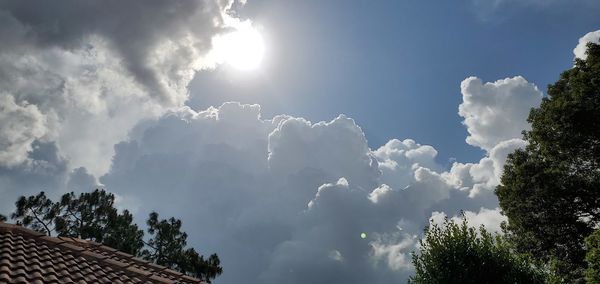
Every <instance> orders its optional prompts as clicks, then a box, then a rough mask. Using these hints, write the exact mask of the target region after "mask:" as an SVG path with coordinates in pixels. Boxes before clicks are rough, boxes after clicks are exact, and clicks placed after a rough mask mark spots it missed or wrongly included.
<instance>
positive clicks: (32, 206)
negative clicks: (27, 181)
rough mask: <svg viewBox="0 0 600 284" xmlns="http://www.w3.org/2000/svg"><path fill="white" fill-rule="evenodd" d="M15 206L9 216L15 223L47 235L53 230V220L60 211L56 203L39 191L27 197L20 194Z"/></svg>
mask: <svg viewBox="0 0 600 284" xmlns="http://www.w3.org/2000/svg"><path fill="white" fill-rule="evenodd" d="M15 206H16V207H17V208H16V209H15V212H13V213H12V214H11V215H10V216H11V218H12V219H13V220H16V221H17V224H19V225H23V226H26V227H30V228H32V229H34V230H36V231H38V232H42V233H44V234H46V235H48V236H50V235H51V234H52V232H53V231H54V227H55V225H54V220H55V219H56V217H57V216H58V213H59V212H60V208H59V207H58V205H57V204H55V203H53V202H52V200H50V199H49V198H48V197H46V194H45V193H44V192H43V191H41V192H40V193H38V194H37V195H32V196H29V197H25V196H21V197H20V198H19V199H18V200H17V202H16V203H15Z"/></svg>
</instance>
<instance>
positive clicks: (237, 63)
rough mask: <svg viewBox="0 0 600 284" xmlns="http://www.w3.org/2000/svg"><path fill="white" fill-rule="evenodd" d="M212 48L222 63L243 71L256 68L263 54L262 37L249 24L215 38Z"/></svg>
mask: <svg viewBox="0 0 600 284" xmlns="http://www.w3.org/2000/svg"><path fill="white" fill-rule="evenodd" d="M214 48H215V51H216V52H217V53H218V54H219V57H220V59H221V60H222V61H223V62H225V63H227V64H229V65H231V66H232V67H233V68H235V69H238V70H243V71H247V70H254V69H256V68H258V67H259V66H260V63H261V61H262V59H263V56H264V52H265V45H264V42H263V38H262V36H261V35H260V33H259V32H258V31H257V30H256V29H255V28H254V27H252V26H251V25H250V24H246V25H241V26H240V27H238V28H237V29H236V30H235V31H232V32H230V33H227V34H224V35H222V36H220V37H218V38H216V39H215V41H214Z"/></svg>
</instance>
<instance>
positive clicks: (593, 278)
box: [585, 229, 600, 283]
mask: <svg viewBox="0 0 600 284" xmlns="http://www.w3.org/2000/svg"><path fill="white" fill-rule="evenodd" d="M585 247H586V249H587V253H586V254H585V261H586V262H587V265H588V266H587V269H586V271H585V280H586V281H587V283H600V229H598V230H596V231H594V233H592V234H591V235H589V236H588V237H587V238H585Z"/></svg>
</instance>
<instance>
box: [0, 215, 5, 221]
mask: <svg viewBox="0 0 600 284" xmlns="http://www.w3.org/2000/svg"><path fill="white" fill-rule="evenodd" d="M4 221H6V216H4V215H2V214H0V222H4Z"/></svg>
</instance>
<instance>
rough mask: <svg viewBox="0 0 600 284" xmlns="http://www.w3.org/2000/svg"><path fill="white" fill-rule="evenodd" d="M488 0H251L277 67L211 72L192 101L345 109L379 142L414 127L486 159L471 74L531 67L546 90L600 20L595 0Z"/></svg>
mask: <svg viewBox="0 0 600 284" xmlns="http://www.w3.org/2000/svg"><path fill="white" fill-rule="evenodd" d="M486 2H487V3H491V2H493V1H375V2H373V1H352V2H348V1H262V0H259V1H249V2H248V3H247V5H246V6H245V7H244V8H243V9H241V11H240V13H239V14H240V16H242V17H248V18H250V19H253V21H254V22H255V23H256V24H257V25H259V26H262V28H263V29H264V33H265V34H266V37H267V38H268V44H269V45H270V46H269V47H268V48H269V49H271V51H272V53H270V54H267V60H268V61H267V62H266V66H264V67H265V69H263V70H261V74H260V75H258V74H253V75H251V79H248V78H243V77H242V78H239V77H236V76H235V75H231V74H228V73H227V72H226V71H223V72H219V70H217V71H216V72H214V71H213V72H204V73H199V74H198V75H197V76H196V79H195V80H194V81H193V82H192V88H191V91H192V99H191V101H190V102H189V103H188V104H189V105H191V106H194V107H198V108H205V107H207V106H209V105H218V104H220V103H222V102H224V101H227V100H239V101H241V102H247V103H259V104H261V106H262V107H263V115H265V116H266V117H269V116H272V115H275V114H280V113H287V114H293V115H299V116H304V117H307V118H309V119H311V120H314V121H318V120H329V119H331V118H333V117H335V116H336V115H337V114H339V113H344V114H347V115H349V116H351V117H353V118H354V119H356V120H357V121H358V122H359V124H360V125H361V126H362V128H363V130H364V131H365V133H366V134H367V138H368V139H369V145H370V146H371V147H374V148H375V147H379V146H381V145H382V144H384V143H385V142H386V141H387V140H389V139H390V138H394V137H413V138H415V139H416V140H418V141H420V142H421V143H425V144H431V145H434V146H435V147H436V148H437V149H438V150H439V152H440V159H441V160H444V161H445V160H447V159H448V158H451V157H455V158H459V159H461V160H467V161H475V160H477V159H479V157H480V156H481V152H480V151H478V149H476V148H473V147H471V146H469V145H466V144H465V143H464V137H465V133H466V131H465V128H464V127H463V126H462V125H461V123H460V122H461V118H460V117H459V116H458V115H457V106H458V104H460V102H461V96H460V88H459V87H460V82H461V81H462V80H463V79H464V78H466V77H468V76H477V77H480V78H482V79H483V80H484V81H486V82H487V81H495V80H497V79H503V78H506V77H513V76H516V75H522V76H524V77H525V78H526V79H527V80H528V81H530V82H532V83H535V84H536V85H537V86H538V87H539V88H540V89H541V90H542V91H544V92H545V90H546V86H547V85H548V84H550V83H552V82H554V81H556V79H557V78H558V75H559V74H560V72H562V71H563V70H566V69H568V68H569V67H570V66H571V65H572V60H573V53H572V50H573V47H574V45H576V44H577V40H578V39H579V38H580V37H581V36H582V35H583V34H585V33H587V32H588V31H592V30H595V29H597V27H598V26H600V18H599V17H598V12H599V11H600V4H598V3H597V2H596V3H594V1H537V2H536V1H498V2H499V3H501V4H499V6H498V7H496V8H494V7H493V5H492V4H486ZM538 2H539V3H538ZM477 3H480V4H479V5H477ZM196 94H197V95H196ZM207 96H208V99H207ZM442 162H443V161H442Z"/></svg>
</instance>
